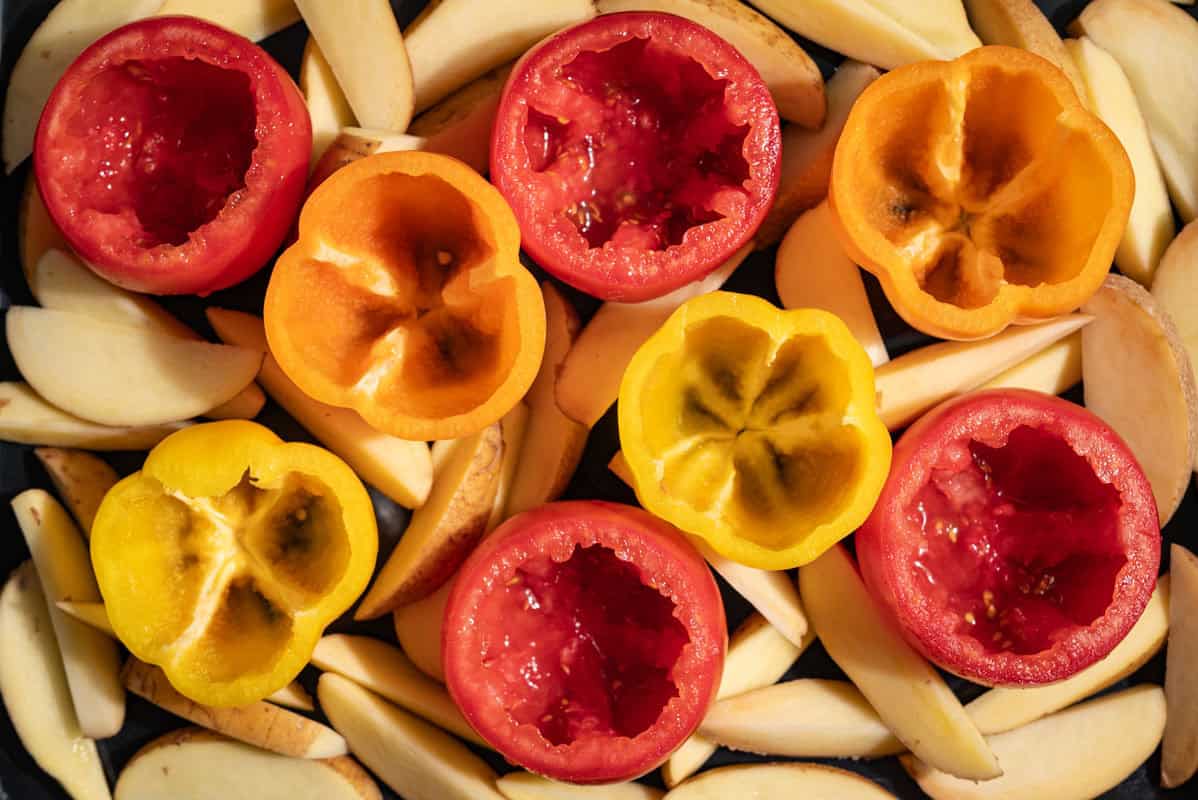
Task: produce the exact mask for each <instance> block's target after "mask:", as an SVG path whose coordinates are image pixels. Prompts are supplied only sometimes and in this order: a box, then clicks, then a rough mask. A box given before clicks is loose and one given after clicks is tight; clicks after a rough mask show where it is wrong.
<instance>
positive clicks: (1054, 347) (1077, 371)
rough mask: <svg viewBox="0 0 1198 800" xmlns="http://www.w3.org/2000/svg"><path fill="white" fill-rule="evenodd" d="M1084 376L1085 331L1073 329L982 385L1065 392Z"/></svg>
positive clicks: (1045, 391)
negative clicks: (1083, 349)
mask: <svg viewBox="0 0 1198 800" xmlns="http://www.w3.org/2000/svg"><path fill="white" fill-rule="evenodd" d="M1081 379H1082V335H1081V334H1080V333H1071V334H1069V335H1068V336H1066V337H1065V338H1064V339H1061V340H1060V341H1058V342H1056V343H1055V344H1051V345H1049V346H1048V347H1046V348H1044V349H1043V350H1041V351H1040V352H1039V353H1036V354H1035V355H1034V356H1031V357H1030V358H1026V359H1024V360H1023V361H1021V362H1019V363H1018V364H1016V365H1015V366H1013V367H1011V368H1010V369H1008V370H1007V371H1006V372H1003V373H1001V374H999V375H998V376H996V377H994V378H991V379H990V380H988V381H986V382H985V383H983V384H982V385H981V386H979V387H978V388H979V389H1031V390H1033V391H1036V392H1044V393H1045V394H1062V393H1064V392H1065V391H1067V390H1068V389H1070V388H1072V387H1074V386H1076V385H1077V383H1078V382H1079V381H1080V380H1081Z"/></svg>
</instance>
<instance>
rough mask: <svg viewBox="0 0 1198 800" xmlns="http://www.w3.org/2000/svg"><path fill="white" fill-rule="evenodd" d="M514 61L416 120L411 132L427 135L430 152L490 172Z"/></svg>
mask: <svg viewBox="0 0 1198 800" xmlns="http://www.w3.org/2000/svg"><path fill="white" fill-rule="evenodd" d="M513 63H514V62H513ZM513 63H508V64H504V65H502V66H499V67H496V68H495V69H493V70H491V71H490V72H488V73H487V74H485V75H483V76H482V77H480V78H478V79H476V80H473V81H471V82H470V83H468V84H466V85H465V86H463V87H462V88H461V89H459V90H457V91H456V92H454V93H453V94H451V95H449V96H448V97H446V98H445V99H444V100H442V101H441V102H439V103H437V104H436V105H435V106H433V107H432V108H430V109H428V110H427V111H425V112H424V113H422V114H421V115H420V116H418V117H416V119H414V120H412V124H411V125H409V126H408V133H410V134H411V135H413V136H419V137H421V138H423V139H424V140H425V149H427V150H428V151H429V152H432V153H443V154H445V155H447V156H453V157H454V158H456V159H458V160H460V161H464V162H466V163H467V164H469V165H470V166H471V167H473V168H474V169H476V170H478V171H479V172H480V173H486V172H487V171H488V170H489V168H490V165H491V129H492V128H494V127H495V114H496V112H497V111H498V110H499V97H500V95H501V94H503V86H504V84H505V83H507V76H508V74H509V73H510V72H511V71H512V66H513Z"/></svg>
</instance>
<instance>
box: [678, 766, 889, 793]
mask: <svg viewBox="0 0 1198 800" xmlns="http://www.w3.org/2000/svg"><path fill="white" fill-rule="evenodd" d="M733 797H746V798H747V797H752V798H758V797H760V798H767V797H768V798H784V797H787V798H788V797H795V798H798V797H811V798H819V800H894V795H892V794H890V792H887V791H886V790H884V789H883V788H882V787H881V786H878V785H877V784H876V783H874V782H873V781H871V780H867V779H866V778H862V777H861V776H860V775H857V774H856V773H853V772H848V771H846V770H843V769H836V768H835V767H825V766H824V765H823V764H738V765H737V766H733V767H720V768H719V769H712V770H708V771H707V772H704V773H703V774H701V775H696V776H695V777H693V778H691V779H690V780H689V781H687V782H686V783H683V784H681V785H680V786H678V787H676V788H674V789H671V790H670V791H669V792H667V793H666V796H665V800H728V798H733Z"/></svg>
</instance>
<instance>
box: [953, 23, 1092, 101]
mask: <svg viewBox="0 0 1198 800" xmlns="http://www.w3.org/2000/svg"><path fill="white" fill-rule="evenodd" d="M965 13H966V14H968V16H969V25H970V27H972V28H973V30H974V32H975V33H977V35H978V38H980V39H981V40H982V44H1004V45H1006V46H1008V47H1018V48H1020V49H1021V50H1028V51H1030V52H1032V53H1035V54H1036V55H1038V56H1040V57H1041V58H1044V59H1047V60H1048V61H1051V62H1052V63H1053V64H1054V65H1056V66H1057V67H1058V68H1059V69H1060V70H1061V71H1062V72H1064V73H1065V75H1067V76H1068V77H1069V81H1070V83H1072V84H1073V88H1074V89H1076V90H1077V94H1078V97H1080V98H1081V101H1082V103H1084V104H1088V103H1089V99H1088V98H1087V96H1086V84H1085V81H1083V80H1082V75H1081V72H1080V71H1079V70H1078V68H1077V65H1076V64H1075V63H1073V59H1072V58H1071V57H1070V55H1069V53H1068V52H1067V51H1066V50H1065V44H1064V43H1063V42H1062V41H1061V37H1060V36H1059V35H1058V34H1057V31H1056V28H1054V27H1052V23H1051V22H1049V21H1048V17H1046V16H1044V12H1043V11H1041V10H1040V9H1039V7H1037V6H1036V4H1035V3H1034V2H1032V0H965Z"/></svg>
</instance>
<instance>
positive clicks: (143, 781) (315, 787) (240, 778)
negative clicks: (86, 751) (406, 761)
mask: <svg viewBox="0 0 1198 800" xmlns="http://www.w3.org/2000/svg"><path fill="white" fill-rule="evenodd" d="M301 797H319V798H320V799H321V800H381V798H382V795H381V794H380V793H379V787H378V786H376V785H375V783H374V780H373V779H372V778H371V777H370V776H369V775H368V774H367V773H366V770H364V769H362V768H361V767H360V766H358V764H357V762H356V761H354V760H353V759H352V758H349V757H348V756H339V757H337V758H331V759H328V760H316V759H306V758H288V757H287V756H281V755H279V754H278V753H270V752H267V751H265V750H260V749H258V748H257V747H251V746H249V745H247V744H243V743H242V742H235V741H233V740H231V739H226V738H225V737H223V736H219V735H217V734H215V733H211V732H209V731H206V730H203V729H201V728H183V729H182V730H177V731H172V732H171V733H168V734H166V735H165V736H160V737H159V738H157V739H155V740H154V741H152V742H150V743H149V744H147V745H146V746H145V747H143V748H142V749H140V750H138V751H137V753H136V754H134V756H133V758H132V759H130V760H129V763H128V764H126V765H125V768H124V769H123V770H121V775H120V777H119V778H118V779H117V782H116V800H165V799H166V798H170V800H215V799H216V798H220V800H296V798H301Z"/></svg>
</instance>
